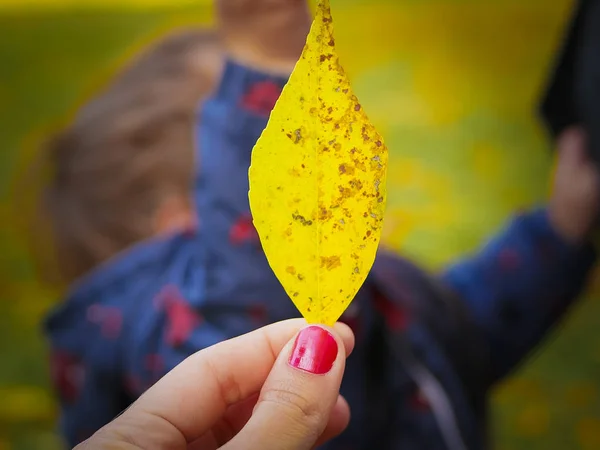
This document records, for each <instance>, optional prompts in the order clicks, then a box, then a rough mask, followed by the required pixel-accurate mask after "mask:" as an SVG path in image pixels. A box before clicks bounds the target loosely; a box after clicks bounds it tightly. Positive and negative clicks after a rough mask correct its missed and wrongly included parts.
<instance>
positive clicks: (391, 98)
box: [0, 0, 600, 450]
mask: <svg viewBox="0 0 600 450" xmlns="http://www.w3.org/2000/svg"><path fill="white" fill-rule="evenodd" d="M201 3H206V2H201ZM82 4H84V3H82ZM175 4H178V3H177V2H174V5H175ZM1 6H2V5H1V2H0V142H1V146H0V249H1V250H0V356H1V357H2V359H1V363H0V367H1V369H0V450H8V449H19V450H21V449H23V450H25V449H26V450H29V449H31V450H37V449H44V450H45V449H50V450H52V449H56V448H60V447H59V442H58V440H57V438H56V437H55V436H54V433H53V426H54V420H55V416H56V406H55V403H54V400H53V397H52V394H51V391H50V390H49V387H48V381H47V365H46V359H45V358H46V356H45V353H44V351H45V349H44V343H43V340H42V338H41V336H40V333H39V330H38V328H39V320H40V318H41V317H42V315H43V314H44V312H45V311H46V310H47V309H48V308H49V307H50V306H51V305H52V303H53V302H54V301H55V299H56V298H58V297H57V293H56V292H53V291H50V290H48V289H47V288H44V287H43V286H41V285H40V284H39V283H37V282H36V281H35V275H34V269H33V264H32V261H31V257H30V255H29V252H28V250H27V246H26V245H25V240H24V238H23V233H22V231H21V230H20V227H21V226H22V225H21V221H20V220H19V219H21V218H22V217H21V216H22V214H23V211H24V210H25V209H26V208H25V207H26V206H27V204H26V203H27V202H28V198H27V196H26V195H25V194H24V192H25V191H26V189H25V188H24V186H23V185H22V184H19V183H18V180H22V179H23V176H22V175H23V172H24V170H25V168H26V167H27V166H28V165H29V164H30V162H31V160H32V158H33V157H34V156H35V151H36V147H37V145H38V144H39V142H40V140H41V139H43V138H44V136H46V135H47V133H48V132H49V131H51V130H52V129H53V128H54V127H55V126H56V125H57V124H59V123H61V121H63V120H64V119H65V118H66V117H68V115H69V114H70V113H72V111H73V110H74V108H75V107H76V106H77V105H79V104H81V102H82V101H85V99H86V98H88V97H89V96H90V95H91V94H93V93H94V91H95V89H96V88H97V87H98V86H101V85H102V83H103V82H105V81H106V80H107V78H108V77H110V75H111V74H113V73H114V72H115V71H116V70H118V68H119V66H120V65H121V64H122V63H123V62H124V61H126V59H127V58H128V57H129V56H130V55H131V54H132V53H133V52H135V51H136V50H137V49H139V48H140V46H143V45H145V44H146V43H148V42H149V40H151V39H153V38H155V37H156V36H158V35H160V34H161V33H163V32H165V31H166V30H168V29H170V28H172V27H175V26H179V25H184V24H193V23H204V24H206V23H209V21H210V19H211V11H210V9H209V7H207V6H202V5H199V6H195V7H190V6H172V7H169V8H164V9H160V8H152V9H148V10H144V9H139V8H136V9H127V8H126V7H110V8H109V7H104V8H102V9H89V8H84V7H79V8H78V9H77V10H74V9H72V8H67V9H63V10H61V9H55V10H52V11H49V10H48V11H46V12H44V11H43V10H19V9H16V10H13V11H10V12H9V11H3V10H2V8H1ZM570 6H571V2H570V1H567V0H553V1H552V2H549V1H547V0H529V1H527V2H524V1H519V0H420V1H417V0H337V1H336V0H334V16H335V20H336V30H337V34H338V42H339V45H340V53H341V57H342V60H343V63H344V65H345V66H346V68H347V70H348V72H349V73H350V76H351V78H352V80H353V82H354V85H355V90H356V92H357V94H358V95H359V97H360V99H361V101H362V102H363V104H364V106H365V108H366V110H367V111H368V112H369V114H370V116H371V118H372V120H373V121H374V122H375V124H376V125H377V126H378V128H379V129H380V130H381V131H382V132H383V134H384V136H386V140H387V143H388V145H389V147H390V150H391V166H390V177H389V178H390V182H389V190H390V198H389V212H388V216H387V223H386V232H385V239H386V241H387V243H388V244H390V245H392V246H394V247H395V248H397V249H398V250H401V251H403V252H405V253H406V254H408V255H410V256H412V257H414V258H415V259H417V260H419V261H420V262H421V263H423V264H425V265H427V266H429V267H431V268H436V267H440V266H441V265H442V264H444V263H446V262H448V261H450V260H451V259H452V258H454V257H456V256H458V255H461V254H464V253H465V252H468V251H471V250H473V249H474V248H476V247H477V246H478V245H479V244H480V243H481V242H482V241H484V240H485V238H486V236H489V235H490V233H492V232H493V231H494V230H496V229H497V228H498V227H499V226H501V224H502V223H503V221H505V220H506V219H507V217H508V216H509V215H510V214H511V213H512V212H514V210H515V209H518V208H521V207H527V206H530V205H532V204H534V203H536V202H539V201H542V200H543V199H544V197H545V196H546V193H547V190H548V179H549V172H550V167H551V159H550V152H549V150H548V143H547V142H546V141H545V138H544V134H543V132H542V129H541V127H540V125H539V124H538V122H537V120H536V117H535V115H534V107H535V101H536V99H537V97H538V96H539V93H540V90H541V89H542V87H543V82H544V76H545V74H546V71H547V70H548V68H549V67H550V65H551V55H552V52H553V50H554V48H555V47H556V45H557V44H558V42H559V39H560V35H561V29H562V27H563V26H564V24H565V23H566V21H567V20H568V15H569V8H570ZM593 291H594V292H600V291H599V290H598V289H594V290H593ZM597 297H598V295H597V294H594V295H589V296H588V299H586V300H584V301H583V302H582V304H580V305H579V306H578V307H577V308H576V310H575V311H574V313H573V314H572V315H571V316H570V317H569V320H568V323H567V324H566V326H565V327H564V328H562V329H561V330H560V331H559V332H556V333H553V336H552V337H551V338H550V339H549V340H548V341H547V342H546V344H545V345H544V346H543V348H542V349H541V351H540V352H537V353H536V355H535V357H534V358H532V360H531V361H530V362H528V364H526V365H525V366H524V367H523V368H522V369H521V370H519V371H518V373H517V374H516V376H515V377H514V378H513V379H512V380H511V381H509V382H508V383H506V384H505V385H504V386H502V387H501V388H500V389H499V392H498V394H497V396H496V399H495V403H494V406H495V407H494V427H493V431H494V441H495V442H496V443H497V445H496V448H498V449H500V450H508V449H516V450H519V449H527V450H538V449H540V450H541V449H543V450H554V449H556V450H559V449H560V450H565V449H584V450H588V449H590V450H591V449H599V448H600V398H599V397H598V386H599V385H600V345H599V344H600V333H599V332H598V323H600V322H599V320H598V317H599V316H598V313H599V310H600V306H599V304H598V301H597Z"/></svg>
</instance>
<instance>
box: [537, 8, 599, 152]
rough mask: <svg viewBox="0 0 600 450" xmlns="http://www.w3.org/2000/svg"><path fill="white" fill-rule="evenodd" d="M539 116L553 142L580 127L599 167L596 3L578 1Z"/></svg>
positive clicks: (597, 17) (597, 12)
mask: <svg viewBox="0 0 600 450" xmlns="http://www.w3.org/2000/svg"><path fill="white" fill-rule="evenodd" d="M542 115H543V117H544V120H545V121H546V123H547V125H548V127H549V129H550V131H551V133H552V134H553V136H554V137H555V138H556V137H558V136H559V135H560V133H562V132H563V131H564V130H565V129H566V128H567V127H569V126H571V125H581V126H583V127H584V129H585V130H586V132H587V134H588V140H589V149H590V153H591V155H592V156H593V158H594V160H595V161H596V162H597V163H598V164H600V1H598V0H579V1H578V3H576V5H575V10H574V14H573V19H572V22H571V23H570V24H569V28H568V30H567V31H566V33H565V39H564V42H563V44H562V48H561V49H560V52H559V55H558V58H557V61H556V66H555V68H554V72H553V74H552V76H551V79H550V83H549V86H548V89H547V92H546V93H545V96H544V98H543V101H542Z"/></svg>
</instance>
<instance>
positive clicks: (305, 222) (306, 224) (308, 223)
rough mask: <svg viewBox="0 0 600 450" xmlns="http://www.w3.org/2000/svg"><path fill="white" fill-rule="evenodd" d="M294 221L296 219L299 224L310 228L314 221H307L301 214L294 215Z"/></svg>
mask: <svg viewBox="0 0 600 450" xmlns="http://www.w3.org/2000/svg"><path fill="white" fill-rule="evenodd" d="M292 219H294V220H295V221H297V222H300V223H301V224H302V225H304V226H305V227H309V226H311V225H312V224H313V222H312V220H307V219H306V218H305V217H304V216H301V215H300V214H292Z"/></svg>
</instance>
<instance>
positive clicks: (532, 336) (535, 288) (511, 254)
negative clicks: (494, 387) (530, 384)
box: [443, 209, 596, 381]
mask: <svg viewBox="0 0 600 450" xmlns="http://www.w3.org/2000/svg"><path fill="white" fill-rule="evenodd" d="M595 260H596V255H595V251H594V249H593V248H592V246H591V245H583V246H573V245H570V244H568V243H567V242H565V241H564V240H563V239H562V238H561V237H560V236H559V235H558V234H557V233H556V231H554V229H553V228H552V226H551V224H550V223H549V220H548V216H547V212H546V210H544V209H541V210H537V211H534V212H532V213H528V214H524V215H522V216H519V217H517V218H516V219H515V220H514V221H512V223H510V224H509V226H508V227H507V228H506V229H505V230H504V231H503V232H501V233H500V234H499V235H498V236H497V237H495V238H494V239H493V240H492V241H491V242H490V243H489V244H488V245H486V246H485V247H484V248H483V250H481V252H479V253H478V254H476V255H475V256H473V257H470V258H467V259H465V260H464V261H461V262H459V263H457V264H454V265H453V266H451V267H450V268H449V269H448V270H447V271H446V272H445V273H444V274H443V280H444V281H445V283H447V284H448V285H449V287H450V288H452V289H453V290H454V291H456V292H457V293H458V294H459V295H460V296H461V298H462V299H463V301H464V302H465V303H466V305H467V308H468V309H469V310H470V312H471V315H472V317H473V318H474V320H475V322H476V325H477V326H478V327H479V328H480V330H481V332H482V334H483V336H484V337H485V340H486V341H487V343H488V348H489V355H490V363H491V368H490V369H491V377H492V380H493V381H496V380H498V379H500V378H502V377H504V376H506V375H507V374H508V373H509V372H510V371H511V370H512V369H513V368H514V367H515V366H516V365H517V364H518V363H519V362H520V361H521V360H523V358H524V357H525V356H527V354H528V353H529V352H530V351H531V350H532V349H533V348H534V347H535V346H536V345H538V344H539V343H540V341H541V340H542V338H543V337H544V336H545V334H546V333H547V332H548V331H549V330H550V328H551V327H552V326H553V325H555V324H556V323H557V321H558V320H559V319H560V318H561V317H562V316H563V315H564V313H565V311H566V310H567V308H568V307H569V306H570V305H571V304H572V303H573V302H574V300H575V299H576V298H577V297H578V296H579V295H580V294H581V292H582V290H583V288H584V285H585V282H586V280H587V278H588V275H589V274H590V271H591V269H592V268H593V265H594V262H595Z"/></svg>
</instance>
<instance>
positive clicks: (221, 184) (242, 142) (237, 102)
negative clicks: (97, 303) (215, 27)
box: [195, 61, 287, 246]
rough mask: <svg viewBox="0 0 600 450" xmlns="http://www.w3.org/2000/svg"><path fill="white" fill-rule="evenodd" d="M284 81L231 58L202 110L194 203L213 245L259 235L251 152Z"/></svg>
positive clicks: (197, 135) (199, 125)
mask: <svg viewBox="0 0 600 450" xmlns="http://www.w3.org/2000/svg"><path fill="white" fill-rule="evenodd" d="M286 82H287V78H285V77H278V76H272V75H269V74H265V73H261V72H259V71H256V70H253V69H250V68H247V67H244V66H242V65H239V64H237V63H235V62H232V61H228V62H227V63H226V66H225V69H224V73H223V77H222V80H221V82H220V85H219V87H218V89H217V91H216V93H215V95H214V96H213V97H212V98H210V99H208V100H207V101H206V102H205V103H204V105H203V107H202V110H201V111H200V114H199V116H198V124H197V126H196V142H197V161H198V164H199V166H198V172H197V174H198V175H197V178H196V185H195V202H196V206H197V211H198V214H199V223H200V227H201V229H202V230H203V234H205V235H210V237H211V238H210V240H211V242H214V243H215V246H218V245H223V244H224V243H233V244H238V243H240V242H244V241H246V240H250V239H253V238H254V237H255V236H254V235H253V233H252V227H251V226H250V224H251V221H250V220H249V209H250V208H249V204H248V168H249V166H250V156H251V153H252V149H253V148H254V145H255V144H256V141H257V140H258V138H259V137H260V135H261V133H262V131H263V130H264V129H265V127H266V125H267V122H268V120H269V116H270V114H271V110H272V109H273V107H274V106H275V103H276V102H277V100H278V98H279V95H280V94H281V91H282V89H283V86H284V85H285V83H286Z"/></svg>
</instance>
